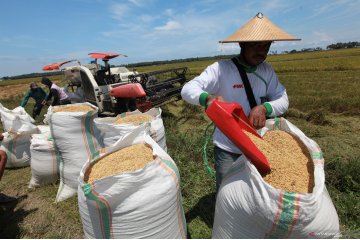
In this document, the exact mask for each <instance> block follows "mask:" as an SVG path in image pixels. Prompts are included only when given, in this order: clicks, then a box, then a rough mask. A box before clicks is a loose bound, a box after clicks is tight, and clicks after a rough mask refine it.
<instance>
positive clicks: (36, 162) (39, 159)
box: [29, 132, 60, 188]
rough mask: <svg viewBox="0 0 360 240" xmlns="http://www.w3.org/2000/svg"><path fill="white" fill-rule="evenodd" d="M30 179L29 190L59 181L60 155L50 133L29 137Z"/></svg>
mask: <svg viewBox="0 0 360 240" xmlns="http://www.w3.org/2000/svg"><path fill="white" fill-rule="evenodd" d="M30 152H31V164H30V167H31V179H30V182H29V188H35V187H40V186H44V185H47V184H51V183H55V182H56V181H57V180H58V179H59V163H60V155H59V153H58V152H57V151H56V149H55V144H54V140H53V139H52V137H51V133H50V132H44V133H41V134H33V135H31V144H30Z"/></svg>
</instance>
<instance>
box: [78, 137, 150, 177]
mask: <svg viewBox="0 0 360 240" xmlns="http://www.w3.org/2000/svg"><path fill="white" fill-rule="evenodd" d="M153 160H154V157H153V154H152V149H151V147H150V146H149V145H147V144H143V143H142V144H135V145H132V146H129V147H126V148H123V149H120V150H119V151H116V152H113V153H111V154H109V155H107V156H105V157H104V158H102V159H100V160H99V161H97V162H96V163H95V164H94V165H93V166H91V167H90V168H89V169H88V170H87V172H86V173H85V177H84V181H85V182H87V183H93V182H94V181H95V180H98V179H101V178H104V177H107V176H112V175H115V174H119V173H123V172H132V171H135V170H138V169H141V168H143V167H144V166H145V165H146V164H147V163H148V162H151V161H153Z"/></svg>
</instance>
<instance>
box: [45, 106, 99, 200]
mask: <svg viewBox="0 0 360 240" xmlns="http://www.w3.org/2000/svg"><path fill="white" fill-rule="evenodd" d="M65 106H70V105H65ZM71 106H73V107H79V108H81V107H86V106H90V107H92V108H93V109H94V110H93V111H87V112H61V111H59V112H56V109H57V108H61V107H63V106H55V107H50V108H49V109H48V112H47V118H48V122H49V125H50V129H51V135H52V138H53V140H54V143H55V150H56V152H57V153H58V154H59V160H60V162H59V173H60V185H59V189H58V192H57V195H56V202H59V201H63V200H65V199H67V198H69V197H72V196H75V195H76V194H77V184H78V180H77V179H78V177H79V174H80V171H81V168H82V166H83V165H84V163H85V162H86V161H87V160H88V159H91V158H93V157H94V156H96V154H98V150H99V149H101V148H103V140H102V138H101V134H100V131H99V130H98V129H97V128H96V126H95V124H94V118H95V117H97V115H98V108H97V107H96V106H94V105H92V104H90V103H76V104H71Z"/></svg>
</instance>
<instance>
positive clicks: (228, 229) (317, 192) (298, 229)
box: [212, 118, 340, 239]
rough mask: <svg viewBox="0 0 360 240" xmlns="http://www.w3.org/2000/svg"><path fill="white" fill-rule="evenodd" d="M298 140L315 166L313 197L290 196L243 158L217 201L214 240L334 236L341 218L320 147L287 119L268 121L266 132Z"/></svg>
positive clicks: (303, 194)
mask: <svg viewBox="0 0 360 240" xmlns="http://www.w3.org/2000/svg"><path fill="white" fill-rule="evenodd" d="M270 129H280V130H283V131H287V132H290V133H292V134H294V135H296V136H298V137H299V138H300V139H301V140H302V142H303V143H304V144H305V145H306V146H307V148H308V150H309V152H310V153H311V157H312V159H313V162H314V180H315V186H314V188H313V192H312V193H296V192H286V191H283V190H280V189H276V188H274V187H272V186H271V185H269V184H268V183H266V182H265V181H264V180H263V179H262V177H261V175H260V174H259V172H258V171H257V169H256V168H255V167H254V165H252V164H251V163H250V161H249V160H248V159H247V158H246V157H245V156H241V157H240V158H239V159H238V160H237V161H236V162H235V163H234V164H233V166H232V168H231V169H230V170H229V172H228V174H227V175H226V177H225V179H224V181H223V183H222V185H221V187H220V190H219V192H218V195H217V199H216V209H215V220H214V226H213V235H212V237H213V238H258V239H260V238H336V237H339V233H340V232H339V219H338V215H337V213H336V210H335V207H334V205H333V203H332V201H331V199H330V196H329V194H328V192H327V189H326V187H325V174H324V159H323V155H322V152H321V150H320V148H319V146H318V145H317V144H316V142H314V141H313V140H311V139H310V138H308V137H306V136H305V134H304V133H303V132H302V131H301V130H300V129H298V128H297V127H296V126H294V125H293V124H291V123H290V122H289V121H287V120H286V119H284V118H281V119H276V120H274V119H270V120H267V121H266V126H265V128H263V129H261V134H262V135H263V134H264V133H265V132H266V131H267V130H270Z"/></svg>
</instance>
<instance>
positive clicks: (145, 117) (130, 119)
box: [113, 114, 154, 124]
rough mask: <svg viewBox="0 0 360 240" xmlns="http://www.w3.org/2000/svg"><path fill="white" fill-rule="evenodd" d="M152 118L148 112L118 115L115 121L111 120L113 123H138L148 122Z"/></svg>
mask: <svg viewBox="0 0 360 240" xmlns="http://www.w3.org/2000/svg"><path fill="white" fill-rule="evenodd" d="M153 119H154V117H153V116H151V115H149V114H130V115H126V116H125V117H119V118H118V119H116V120H115V122H113V124H128V123H132V124H140V123H144V122H150V121H152V120H153Z"/></svg>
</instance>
